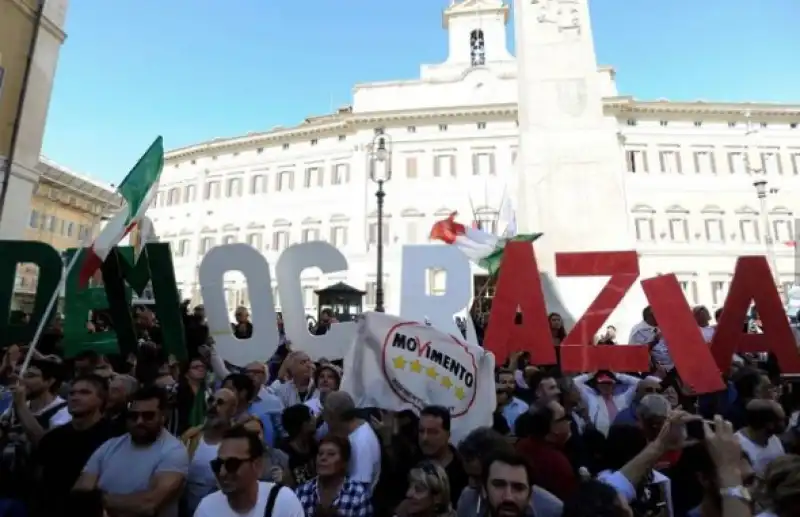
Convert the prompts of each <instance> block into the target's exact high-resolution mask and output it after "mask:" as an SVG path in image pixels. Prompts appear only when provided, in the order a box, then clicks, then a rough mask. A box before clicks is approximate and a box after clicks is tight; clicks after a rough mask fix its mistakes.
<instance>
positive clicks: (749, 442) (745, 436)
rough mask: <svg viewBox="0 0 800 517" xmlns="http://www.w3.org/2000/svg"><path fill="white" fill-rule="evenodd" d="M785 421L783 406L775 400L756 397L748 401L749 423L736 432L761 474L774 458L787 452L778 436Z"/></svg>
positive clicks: (756, 470)
mask: <svg viewBox="0 0 800 517" xmlns="http://www.w3.org/2000/svg"><path fill="white" fill-rule="evenodd" d="M785 421H786V414H785V413H784V411H783V408H782V407H781V405H780V404H778V403H777V402H775V401H774V400H760V399H754V400H751V401H750V402H748V403H747V425H746V426H745V427H743V428H741V429H740V430H739V432H737V433H736V438H737V439H738V440H739V444H740V445H741V446H742V451H744V453H745V454H747V457H748V458H750V462H751V463H752V464H753V470H755V472H756V474H758V475H759V476H763V474H764V471H765V470H766V468H767V465H769V464H770V462H771V461H772V460H774V459H775V458H777V457H778V456H783V455H784V454H785V451H784V450H783V444H782V443H781V440H780V438H779V437H778V433H780V432H781V431H782V427H783V423H784V422H785Z"/></svg>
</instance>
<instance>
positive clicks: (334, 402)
mask: <svg viewBox="0 0 800 517" xmlns="http://www.w3.org/2000/svg"><path fill="white" fill-rule="evenodd" d="M355 409H356V403H355V401H353V397H351V396H350V394H349V393H347V392H346V391H334V392H331V393H330V394H328V397H327V398H326V399H325V416H326V418H330V419H331V420H339V421H349V420H352V419H353V413H354V412H355Z"/></svg>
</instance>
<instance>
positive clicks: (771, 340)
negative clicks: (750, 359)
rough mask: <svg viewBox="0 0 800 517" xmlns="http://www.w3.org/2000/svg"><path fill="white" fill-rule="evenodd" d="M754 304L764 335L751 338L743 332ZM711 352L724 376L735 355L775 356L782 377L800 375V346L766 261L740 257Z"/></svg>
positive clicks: (712, 342) (759, 258) (750, 335)
mask: <svg viewBox="0 0 800 517" xmlns="http://www.w3.org/2000/svg"><path fill="white" fill-rule="evenodd" d="M751 301H753V302H754V303H755V307H756V310H757V311H758V315H759V317H760V318H761V322H762V325H763V330H764V333H763V334H747V333H745V332H744V330H743V325H744V322H745V321H746V319H747V313H748V311H749V310H750V302H751ZM711 352H712V353H713V354H714V360H715V361H716V363H717V366H718V367H719V369H720V370H721V371H723V372H726V371H728V369H730V365H731V360H732V359H733V354H734V352H773V353H774V354H775V356H776V357H777V358H778V365H779V366H780V369H781V373H784V374H787V373H790V374H798V373H800V355H798V351H797V344H796V343H795V340H794V336H793V335H792V329H790V328H789V321H788V318H787V317H786V312H785V311H784V309H783V303H782V302H781V298H780V296H779V295H778V291H777V289H776V288H775V279H774V278H773V276H772V273H771V272H770V269H769V264H768V263H767V259H766V257H763V256H754V257H739V259H738V260H737V261H736V269H735V270H734V272H733V280H732V281H731V287H730V289H729V290H728V296H727V297H726V298H725V305H724V306H723V309H722V318H721V319H720V322H719V325H718V326H717V331H716V332H715V333H714V339H712V341H711Z"/></svg>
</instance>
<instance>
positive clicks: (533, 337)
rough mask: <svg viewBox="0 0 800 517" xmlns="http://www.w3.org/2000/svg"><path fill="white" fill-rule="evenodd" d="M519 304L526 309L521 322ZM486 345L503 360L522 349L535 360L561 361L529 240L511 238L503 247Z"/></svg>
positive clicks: (536, 362) (552, 362)
mask: <svg viewBox="0 0 800 517" xmlns="http://www.w3.org/2000/svg"><path fill="white" fill-rule="evenodd" d="M518 308H520V309H521V310H522V324H521V325H517V324H516V323H515V320H516V318H517V309H518ZM484 348H485V349H486V350H488V351H490V352H492V353H493V354H494V355H495V357H497V358H498V359H499V360H500V361H501V362H502V361H504V360H505V358H506V357H508V355H509V354H511V353H512V352H516V351H518V350H525V351H529V352H530V353H531V359H532V361H533V363H534V364H556V362H557V361H556V351H555V348H553V341H552V338H551V337H550V324H549V323H548V322H547V309H546V307H545V303H544V296H543V295H542V282H541V279H540V277H539V267H538V266H537V264H536V255H535V253H534V252H533V245H531V244H530V243H528V242H509V243H508V244H507V245H506V247H505V250H504V251H503V262H502V264H501V266H500V271H498V273H497V292H496V294H495V296H494V298H493V299H492V311H491V312H490V313H489V326H488V328H487V330H486V337H485V340H484Z"/></svg>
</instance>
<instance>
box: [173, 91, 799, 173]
mask: <svg viewBox="0 0 800 517" xmlns="http://www.w3.org/2000/svg"><path fill="white" fill-rule="evenodd" d="M603 102H604V107H605V110H606V112H607V113H609V114H617V115H618V116H619V117H620V118H625V117H635V116H645V117H646V116H653V117H655V116H659V115H660V116H666V115H670V116H673V117H683V118H687V119H690V118H691V117H694V118H699V117H704V116H705V117H714V118H720V119H722V118H726V117H727V118H729V119H737V118H738V119H743V118H744V117H745V115H746V114H747V113H749V114H750V115H751V116H752V117H753V119H754V120H759V119H761V118H769V119H775V118H779V119H784V120H785V121H786V122H798V123H800V105H797V104H768V103H750V102H743V103H726V102H705V101H696V102H671V101H664V100H659V101H640V100H636V99H634V98H633V97H609V98H606V99H604V101H603ZM516 116H517V105H516V104H515V103H506V104H493V105H483V106H463V107H454V108H433V109H427V110H404V111H380V112H363V113H353V112H352V111H351V110H349V109H343V110H340V111H339V112H337V113H334V114H329V115H322V116H318V117H310V118H307V119H306V120H305V122H303V123H301V124H299V125H297V126H293V127H288V128H284V127H279V128H275V129H273V130H271V131H268V132H264V133H250V134H248V135H244V136H240V137H233V138H218V139H215V140H211V141H208V142H204V143H200V144H195V145H190V146H186V147H182V148H179V149H174V150H172V151H169V152H167V154H166V159H167V160H168V161H169V162H171V163H174V162H178V161H182V160H186V159H190V158H197V157H203V156H211V155H215V154H223V153H227V152H237V151H243V150H248V149H256V148H260V147H268V146H271V145H276V144H283V143H291V142H294V141H297V140H310V139H313V138H322V137H330V136H335V135H341V134H352V133H354V132H356V131H357V130H359V129H365V128H369V127H380V126H392V125H400V126H402V125H415V124H417V123H420V122H424V121H429V120H437V121H441V122H442V123H447V122H448V121H449V122H457V121H459V120H474V119H481V118H483V119H488V120H492V119H494V120H497V119H498V118H499V119H503V118H507V119H514V118H516Z"/></svg>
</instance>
